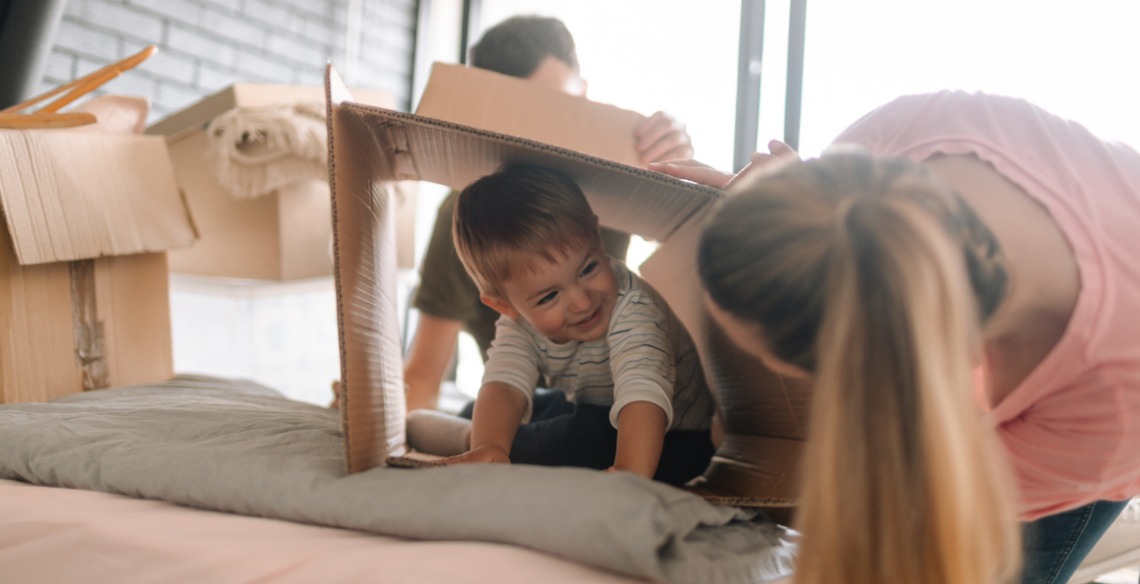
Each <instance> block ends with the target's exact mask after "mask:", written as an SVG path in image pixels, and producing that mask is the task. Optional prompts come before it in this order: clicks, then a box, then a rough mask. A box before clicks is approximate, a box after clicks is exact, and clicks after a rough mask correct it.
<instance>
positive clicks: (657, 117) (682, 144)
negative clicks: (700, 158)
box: [633, 112, 693, 163]
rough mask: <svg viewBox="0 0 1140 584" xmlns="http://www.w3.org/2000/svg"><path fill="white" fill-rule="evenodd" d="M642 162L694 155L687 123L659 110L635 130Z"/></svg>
mask: <svg viewBox="0 0 1140 584" xmlns="http://www.w3.org/2000/svg"><path fill="white" fill-rule="evenodd" d="M633 137H634V139H635V140H636V142H637V153H638V154H639V155H640V156H641V161H642V162H647V163H648V162H661V161H665V160H675V159H681V158H692V157H693V141H692V139H691V138H689V132H688V130H686V129H685V124H682V123H681V122H679V121H677V119H676V118H674V117H673V116H671V115H669V114H667V113H665V112H657V113H655V114H653V115H652V116H649V117H648V118H646V119H645V120H643V121H642V122H641V123H640V124H638V125H637V127H636V128H634V130H633Z"/></svg>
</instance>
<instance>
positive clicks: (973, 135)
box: [655, 92, 1140, 583]
mask: <svg viewBox="0 0 1140 584" xmlns="http://www.w3.org/2000/svg"><path fill="white" fill-rule="evenodd" d="M836 143H837V144H854V145H858V146H859V147H860V151H852V150H850V149H847V150H840V149H837V150H836V151H835V152H833V153H829V154H826V155H824V156H823V157H822V158H820V159H819V160H813V161H807V162H798V161H793V162H787V163H785V164H771V162H772V161H771V160H769V159H767V158H765V157H760V158H754V163H753V166H762V167H764V169H763V171H761V172H753V173H750V174H749V175H747V176H744V177H743V178H742V179H740V180H733V181H732V182H734V183H737V184H733V185H732V186H731V188H730V191H731V192H732V195H733V196H730V197H729V198H728V199H727V200H726V201H725V203H724V205H723V206H722V207H721V208H720V209H719V210H718V212H717V213H716V214H715V216H714V217H713V219H712V220H711V222H710V223H709V225H708V226H707V228H706V230H705V232H704V234H703V237H702V240H701V246H700V264H701V276H702V279H703V282H704V285H705V287H706V289H707V291H708V298H709V304H710V312H711V313H712V315H713V317H714V319H716V320H717V321H718V322H719V323H720V324H721V325H722V326H723V328H725V330H726V332H727V333H728V334H729V336H730V337H732V338H733V340H734V341H735V342H737V344H739V345H741V347H742V348H744V349H746V350H748V351H749V352H751V353H752V354H754V355H755V356H757V357H758V358H760V359H761V360H762V361H764V362H765V363H766V364H767V365H768V366H769V367H771V368H772V369H774V370H776V371H777V372H781V373H784V374H786V375H805V376H811V378H812V379H813V383H814V391H815V398H814V401H813V410H812V420H813V422H812V427H811V433H810V439H809V443H808V452H807V454H806V455H805V456H806V458H805V469H806V470H805V476H804V477H803V483H804V488H803V493H802V495H803V496H802V505H801V507H800V510H799V511H798V516H797V525H798V526H799V528H800V529H801V531H802V532H803V533H804V540H803V546H802V551H801V557H800V565H799V570H798V571H797V582H801V583H802V582H836V581H843V582H856V581H858V582H920V581H921V582H999V581H1008V580H1009V579H1010V577H1011V573H1012V571H1013V570H1015V569H1016V566H1015V564H1016V562H1011V561H1010V560H1011V558H1016V556H1017V553H1016V551H1011V546H1015V545H1016V541H1017V535H1018V534H1017V533H1016V531H1013V530H1011V529H1010V526H1009V523H1008V522H1006V521H1005V518H1007V517H1012V516H1013V511H1012V508H1010V509H1011V510H1010V511H1007V510H1006V507H1007V503H1006V500H1005V494H1004V491H1005V485H1006V484H1007V483H1009V484H1013V483H1015V482H1016V485H1017V486H1018V488H1017V490H1016V493H1015V494H1014V499H1013V500H1015V501H1016V510H1017V513H1018V515H1019V516H1020V518H1021V519H1022V521H1024V522H1025V523H1023V530H1022V532H1023V534H1024V544H1023V545H1024V548H1025V549H1024V565H1023V573H1022V576H1021V578H1022V581H1024V582H1033V583H1050V582H1058V583H1063V582H1066V581H1067V580H1068V576H1069V575H1070V574H1072V572H1073V570H1075V569H1076V567H1077V565H1079V563H1080V561H1081V559H1082V558H1083V557H1084V555H1085V554H1086V553H1087V552H1088V550H1089V549H1091V547H1092V545H1093V544H1094V543H1095V542H1096V540H1097V539H1098V538H1099V537H1100V535H1101V534H1103V532H1104V530H1105V529H1106V528H1107V526H1108V525H1109V524H1110V523H1111V522H1112V520H1113V519H1114V518H1115V516H1116V515H1117V514H1118V513H1119V512H1120V510H1121V509H1122V508H1123V506H1124V504H1125V501H1126V500H1127V499H1128V498H1129V497H1131V496H1134V495H1136V494H1138V493H1140V326H1137V324H1138V323H1140V261H1137V260H1136V259H1134V255H1135V252H1134V250H1140V155H1138V154H1137V153H1136V152H1135V151H1134V150H1131V149H1129V148H1128V147H1126V146H1123V145H1119V144H1110V143H1106V142H1103V141H1101V140H1099V139H1097V138H1095V137H1094V136H1093V135H1091V134H1090V133H1088V131H1087V130H1085V129H1084V128H1082V127H1081V126H1079V125H1077V124H1073V123H1071V122H1067V121H1065V120H1061V119H1059V118H1057V117H1055V116H1052V115H1050V114H1048V113H1046V112H1044V111H1042V110H1040V109H1038V108H1036V107H1034V106H1032V105H1031V104H1028V103H1026V102H1024V101H1020V100H1016V99H1010V98H1001V97H995V96H987V95H982V94H966V93H960V92H943V93H938V94H932V95H923V96H911V97H905V98H901V99H899V100H896V101H894V102H892V103H890V104H888V105H885V106H883V107H881V108H879V109H877V110H875V111H874V112H872V113H870V114H868V115H867V116H865V117H863V118H862V119H860V120H859V121H858V122H856V123H855V124H854V125H853V126H851V127H850V128H848V129H847V130H846V131H845V132H844V133H843V134H842V135H841V136H840V137H839V139H838V140H837V141H836ZM784 148H786V147H784ZM773 155H774V157H775V158H777V159H781V160H786V159H787V158H788V152H787V151H786V150H781V149H780V148H774V149H773ZM773 167H778V168H775V169H773ZM655 168H656V169H657V170H660V171H663V172H668V173H670V174H674V175H676V176H680V177H682V178H689V179H693V180H699V181H701V182H705V183H706V184H714V185H716V184H725V183H727V182H728V177H727V175H723V174H718V173H715V172H712V171H710V169H708V168H707V167H701V166H694V165H691V164H686V163H679V164H672V165H669V164H666V165H657V166H656V167H655ZM742 174H743V173H742ZM979 405H980V406H981V408H978V407H977V406H979ZM980 411H985V412H986V413H987V419H985V420H981V419H979V417H978V416H977V415H976V413H977V412H980ZM995 434H996V437H997V438H999V439H1000V441H1001V443H1002V445H1003V446H1004V449H998V448H996V446H993V445H991V442H993V438H994V435H995ZM997 453H1004V455H1005V456H1004V457H999V456H995V454H997ZM1002 459H1004V460H1002ZM1006 464H1007V465H1008V467H1009V468H1010V469H1011V470H1012V472H1013V475H1014V476H1016V481H1014V480H1013V479H1008V480H1007V478H1006V476H1005V474H1006V473H1005V470H1004V469H1003V468H1002V467H1003V465H1006ZM1011 490H1012V489H1011Z"/></svg>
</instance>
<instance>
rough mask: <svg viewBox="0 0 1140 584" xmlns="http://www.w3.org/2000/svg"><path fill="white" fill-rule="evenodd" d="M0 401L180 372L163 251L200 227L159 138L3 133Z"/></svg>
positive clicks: (60, 132)
mask: <svg viewBox="0 0 1140 584" xmlns="http://www.w3.org/2000/svg"><path fill="white" fill-rule="evenodd" d="M0 209H2V210H3V216H4V221H3V224H2V225H0V336H2V339H0V403H7V402H23V401H43V400H48V399H52V398H55V397H59V396H62V395H66V394H70V393H75V392H77V391H82V390H87V389H96V388H100V387H108V386H118V385H130V384H135V383H151V382H157V381H164V380H166V379H169V378H170V377H171V376H172V375H173V363H172V357H171V331H170V304H169V295H168V273H167V265H166V253H165V252H166V250H167V249H170V248H172V247H176V246H186V245H190V244H191V243H192V242H193V240H194V237H195V233H194V229H193V225H192V224H191V222H190V218H189V216H188V214H187V210H186V207H185V205H184V203H183V201H182V198H181V197H180V195H179V193H178V188H177V186H176V184H175V181H174V170H173V168H172V167H171V164H170V157H169V154H168V153H167V151H166V144H165V142H164V141H163V140H162V139H161V138H157V137H145V136H120V135H107V134H97V133H88V132H80V131H70V130H23V131H15V130H0Z"/></svg>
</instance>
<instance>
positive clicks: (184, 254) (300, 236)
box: [147, 83, 414, 280]
mask: <svg viewBox="0 0 1140 584" xmlns="http://www.w3.org/2000/svg"><path fill="white" fill-rule="evenodd" d="M357 93H358V94H359V96H360V99H361V101H362V102H364V103H369V104H374V105H381V106H385V107H391V105H392V98H391V96H390V95H389V94H387V93H385V92H382V91H358V92H357ZM323 100H324V91H323V88H321V87H317V86H313V87H308V86H295V85H265V84H249V83H239V84H235V85H232V86H229V87H227V88H225V89H223V90H221V91H219V92H217V93H214V94H212V95H210V96H207V97H205V98H203V99H202V100H200V101H198V102H196V103H194V104H192V105H190V106H188V107H186V108H185V109H183V110H181V111H179V112H176V113H174V114H171V115H170V116H168V117H166V118H165V119H163V120H161V121H159V122H157V123H155V124H154V125H152V126H150V127H149V128H147V133H148V134H160V135H165V136H166V137H167V141H168V145H169V148H170V154H171V157H172V159H173V160H174V170H175V174H176V175H177V177H178V184H179V186H180V187H181V188H182V190H183V192H184V193H185V195H186V199H187V203H188V204H189V205H190V210H191V213H192V215H193V217H194V222H195V225H196V226H197V228H198V231H199V233H200V236H201V238H200V239H199V241H198V242H197V243H196V244H195V245H194V246H193V247H191V248H187V249H183V250H176V251H173V252H171V254H170V269H171V271H173V272H177V273H182V274H192V275H199V276H215V277H225V278H241V279H254V280H296V279H304V278H316V277H323V276H329V275H331V274H332V257H331V253H330V244H331V239H332V232H331V221H330V201H329V186H328V180H327V177H326V176H324V174H323V173H324V163H323V161H322V162H321V163H320V164H319V166H318V171H319V172H320V173H321V177H320V178H319V179H318V180H301V181H297V182H295V183H292V184H290V185H288V186H285V187H282V188H280V189H277V190H276V191H274V192H272V193H271V194H268V195H265V196H260V197H256V198H247V199H238V198H236V197H235V196H233V195H232V194H231V193H229V192H227V191H226V189H225V188H223V186H222V185H221V184H220V183H219V179H218V173H217V172H216V169H215V167H214V165H213V164H212V162H211V160H209V159H208V156H207V151H208V150H207V136H206V133H205V127H206V125H207V124H209V123H210V122H211V121H212V120H214V119H215V118H217V117H218V116H221V115H222V114H225V113H227V112H230V111H231V110H234V109H235V108H251V109H252V108H265V107H269V106H275V105H285V104H295V103H299V102H321V101H323ZM296 164H313V163H312V162H310V161H297V162H296ZM402 189H403V191H402V192H401V196H402V200H404V201H405V202H406V204H404V205H401V207H400V208H401V213H403V214H404V215H403V220H402V221H401V222H400V224H401V225H406V226H407V229H406V233H403V232H404V231H405V230H404V229H402V230H401V231H402V245H401V252H402V253H403V254H404V255H403V256H402V257H401V258H400V262H401V263H400V265H401V266H408V267H410V266H411V265H412V263H413V260H412V257H413V256H412V254H413V249H412V245H411V241H412V232H411V225H412V224H413V219H412V218H411V216H409V215H408V214H410V213H411V212H412V210H413V209H414V205H413V204H411V201H410V199H411V197H412V192H411V191H410V190H408V187H407V186H403V187H402Z"/></svg>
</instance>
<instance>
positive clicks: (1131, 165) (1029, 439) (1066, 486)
mask: <svg viewBox="0 0 1140 584" xmlns="http://www.w3.org/2000/svg"><path fill="white" fill-rule="evenodd" d="M836 143H853V144H860V145H862V146H864V147H866V148H868V149H870V150H871V151H872V152H873V153H875V154H880V155H891V156H900V157H903V158H907V159H910V160H915V161H922V160H925V159H927V158H930V157H931V156H934V155H936V154H940V153H941V154H972V155H974V156H976V157H977V158H979V159H981V160H984V161H986V162H988V163H989V164H990V165H992V166H993V167H994V168H995V169H996V170H997V171H998V172H999V173H1000V174H1002V175H1003V176H1005V177H1006V178H1007V179H1008V180H1010V181H1011V182H1013V183H1014V184H1016V185H1018V186H1019V187H1021V188H1022V189H1023V190H1024V191H1025V192H1026V193H1027V194H1028V195H1029V196H1030V197H1032V198H1033V199H1035V200H1036V201H1037V202H1039V203H1040V204H1041V205H1042V206H1043V207H1044V208H1045V209H1046V210H1047V211H1048V212H1049V213H1050V215H1052V217H1053V220H1054V221H1056V222H1057V225H1058V226H1059V227H1060V229H1061V230H1062V232H1063V233H1064V234H1065V237H1066V238H1067V239H1068V242H1069V245H1070V246H1071V247H1072V249H1073V252H1074V254H1075V256H1076V261H1077V265H1078V267H1079V270H1080V279H1081V288H1080V295H1079V297H1078V299H1077V304H1076V307H1075V309H1074V310H1073V316H1072V319H1071V320H1070V321H1069V324H1068V327H1067V328H1066V330H1065V333H1064V336H1063V337H1062V338H1061V340H1060V341H1059V342H1058V343H1057V346H1056V347H1054V349H1053V350H1052V352H1050V353H1049V354H1048V355H1047V356H1046V357H1045V359H1044V360H1043V361H1042V362H1041V363H1040V364H1039V365H1038V366H1037V368H1036V369H1034V370H1033V371H1032V372H1031V373H1030V375H1029V376H1028V377H1027V378H1026V379H1025V381H1024V382H1023V383H1021V385H1019V386H1018V387H1017V388H1016V389H1014V391H1013V392H1012V393H1010V394H1009V395H1008V396H1007V397H1006V398H1005V399H1004V400H1002V402H1001V403H999V404H997V405H996V406H995V407H994V408H993V410H992V412H991V415H992V416H993V419H994V421H995V423H996V424H997V425H998V428H999V433H1000V435H1001V438H1002V440H1003V442H1004V443H1005V447H1006V450H1007V451H1008V455H1009V459H1010V461H1011V463H1012V466H1013V469H1014V471H1015V472H1016V474H1017V476H1018V479H1019V481H1020V486H1021V497H1022V508H1021V511H1022V518H1023V519H1025V520H1032V519H1036V518H1038V517H1041V516H1044V515H1050V514H1053V513H1058V512H1061V511H1064V510H1067V509H1072V508H1075V507H1079V506H1081V505H1084V504H1086V503H1089V502H1092V501H1095V500H1098V499H1112V500H1122V499H1127V498H1129V497H1132V496H1135V495H1138V494H1140V154H1137V152H1136V151H1135V150H1133V149H1131V148H1129V147H1127V146H1125V145H1123V144H1118V143H1110V142H1105V141H1102V140H1100V139H1098V138H1096V137H1095V136H1093V135H1092V134H1090V133H1089V132H1088V130H1086V129H1085V128H1084V127H1082V126H1080V125H1079V124H1076V123H1073V122H1070V121H1067V120H1063V119H1060V118H1058V117H1056V116H1054V115H1052V114H1049V113H1048V112H1045V111H1043V110H1041V109H1040V108H1037V107H1036V106H1033V105H1032V104H1029V103H1027V102H1025V101H1022V100H1018V99H1012V98H1007V97H997V96H990V95H984V94H980V93H977V94H969V93H964V92H942V93H936V94H930V95H918V96H908V97H903V98H900V99H897V100H895V101H893V102H891V103H889V104H887V105H884V106H882V107H880V108H878V109H876V110H874V111H872V112H871V113H869V114H867V115H866V116H864V117H863V118H861V119H860V120H859V121H857V122H855V123H854V124H853V125H852V126H851V127H850V128H848V129H847V130H845V131H844V132H843V133H842V134H841V135H840V136H839V138H837V139H836Z"/></svg>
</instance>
